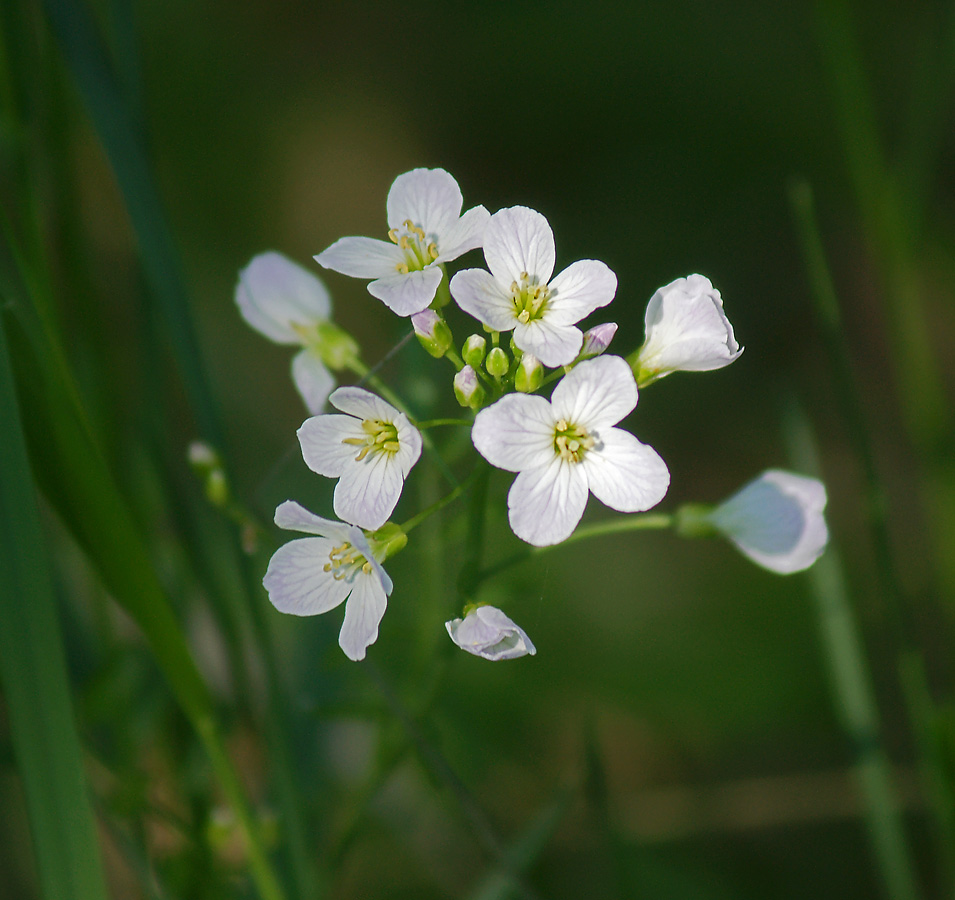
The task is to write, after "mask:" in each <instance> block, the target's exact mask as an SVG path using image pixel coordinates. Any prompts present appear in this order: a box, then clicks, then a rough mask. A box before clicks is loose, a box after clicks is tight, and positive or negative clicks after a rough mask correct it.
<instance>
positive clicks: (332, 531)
mask: <svg viewBox="0 0 955 900" xmlns="http://www.w3.org/2000/svg"><path fill="white" fill-rule="evenodd" d="M275 524H276V525H278V527H279V528H284V529H285V530H286V531H304V532H305V533H306V534H317V535H321V536H322V537H327V538H330V539H331V540H332V541H335V542H336V543H339V544H340V543H341V542H342V541H343V540H348V533H349V531H350V526H348V525H343V524H342V523H341V522H335V521H334V520H332V519H323V518H322V517H321V516H316V515H315V513H312V512H309V511H308V510H307V509H306V508H305V507H304V506H302V505H300V504H298V503H296V502H295V501H294V500H286V501H285V502H284V503H280V504H279V505H278V506H277V507H276V509H275Z"/></svg>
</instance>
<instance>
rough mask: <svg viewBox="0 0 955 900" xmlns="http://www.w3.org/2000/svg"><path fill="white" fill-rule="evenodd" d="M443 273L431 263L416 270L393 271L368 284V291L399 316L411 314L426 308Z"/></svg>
mask: <svg viewBox="0 0 955 900" xmlns="http://www.w3.org/2000/svg"><path fill="white" fill-rule="evenodd" d="M443 277H444V273H443V272H442V271H441V269H440V268H438V266H436V265H434V264H432V265H430V266H427V267H425V268H424V269H420V270H419V271H416V272H408V273H407V274H403V273H400V272H395V273H392V274H389V275H388V276H387V277H382V278H379V279H378V280H377V281H373V282H371V284H369V285H368V293H369V294H371V296H372V297H376V298H377V299H378V300H381V302H382V303H384V304H385V306H387V307H388V309H390V310H391V311H392V312H393V313H396V314H397V315H399V316H413V315H414V314H415V313H419V312H421V310H423V309H427V308H428V305H429V304H430V303H431V301H432V300H434V295H435V294H436V293H437V292H438V285H439V284H441V279H442V278H443Z"/></svg>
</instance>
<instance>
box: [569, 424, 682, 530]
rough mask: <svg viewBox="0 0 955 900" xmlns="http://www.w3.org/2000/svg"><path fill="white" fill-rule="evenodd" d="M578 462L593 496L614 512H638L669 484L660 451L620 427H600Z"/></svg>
mask: <svg viewBox="0 0 955 900" xmlns="http://www.w3.org/2000/svg"><path fill="white" fill-rule="evenodd" d="M596 437H597V439H598V442H597V445H596V446H595V447H593V449H591V450H588V451H587V453H586V455H585V456H584V458H583V460H581V462H580V465H581V466H582V467H583V470H584V472H585V473H586V475H587V483H588V485H589V487H590V490H591V491H592V492H593V494H594V496H595V497H596V498H597V499H598V500H599V501H600V502H601V503H603V504H604V505H605V506H609V507H610V508H611V509H615V510H617V511H618V512H642V511H643V510H645V509H650V508H652V507H654V506H656V505H657V504H658V503H659V502H660V501H661V500H662V499H663V498H664V497H665V496H666V492H667V488H668V487H669V486H670V472H669V470H668V469H667V466H666V463H665V462H664V461H663V460H662V459H661V457H660V454H659V453H657V451H656V450H654V449H653V448H652V447H648V446H647V445H646V444H642V443H640V441H638V440H637V439H636V438H635V437H634V436H633V435H632V434H630V433H629V432H627V431H624V430H623V429H622V428H603V429H601V430H600V431H599V432H598V433H597V435H596Z"/></svg>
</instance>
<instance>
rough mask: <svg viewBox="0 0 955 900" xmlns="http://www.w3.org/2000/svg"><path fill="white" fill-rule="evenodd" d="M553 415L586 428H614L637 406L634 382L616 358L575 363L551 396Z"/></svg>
mask: <svg viewBox="0 0 955 900" xmlns="http://www.w3.org/2000/svg"><path fill="white" fill-rule="evenodd" d="M551 402H552V403H553V404H554V415H555V417H556V418H558V419H565V420H566V421H568V422H573V423H575V424H577V425H582V426H583V427H585V428H587V429H592V428H600V427H601V426H606V425H616V424H617V422H619V421H620V420H621V419H622V418H623V417H624V416H626V415H627V414H628V413H630V412H631V411H632V410H633V408H634V407H635V406H636V405H637V383H636V382H635V381H634V380H633V372H631V371H630V366H628V365H627V363H626V362H625V361H624V360H623V359H621V358H620V357H619V356H598V357H597V358H596V359H589V360H585V361H584V362H582V363H578V364H577V365H576V366H574V368H573V369H572V370H571V371H570V372H569V373H568V374H567V375H565V376H564V377H563V378H562V379H561V380H560V383H559V384H558V385H557V387H555V388H554V393H553V394H552V395H551Z"/></svg>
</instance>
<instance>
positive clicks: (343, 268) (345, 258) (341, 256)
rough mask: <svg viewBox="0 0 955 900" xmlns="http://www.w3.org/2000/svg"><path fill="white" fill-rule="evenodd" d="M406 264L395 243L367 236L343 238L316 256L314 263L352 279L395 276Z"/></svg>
mask: <svg viewBox="0 0 955 900" xmlns="http://www.w3.org/2000/svg"><path fill="white" fill-rule="evenodd" d="M404 261H405V257H404V254H403V253H402V252H401V249H400V248H399V247H398V246H397V244H392V243H389V242H388V241H379V240H376V239H375V238H368V237H343V238H339V239H338V240H337V241H335V243H334V244H332V245H331V247H329V248H328V249H327V250H323V251H322V252H321V253H319V254H318V255H317V256H316V257H315V262H317V263H318V264H319V265H320V266H323V267H324V268H326V269H331V270H332V271H333V272H340V273H341V274H342V275H350V276H351V277H352V278H384V277H386V276H388V275H394V274H395V273H397V271H398V266H400V265H401V264H402V263H403V262H404Z"/></svg>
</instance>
